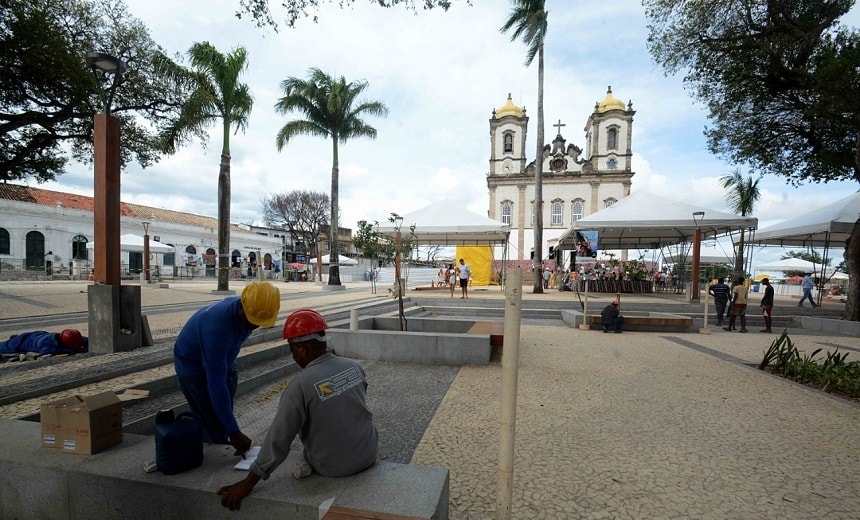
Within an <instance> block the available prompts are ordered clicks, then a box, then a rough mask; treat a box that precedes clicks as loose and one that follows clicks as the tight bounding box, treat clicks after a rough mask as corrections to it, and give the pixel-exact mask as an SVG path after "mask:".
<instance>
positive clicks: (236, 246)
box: [0, 184, 284, 277]
mask: <svg viewBox="0 0 860 520" xmlns="http://www.w3.org/2000/svg"><path fill="white" fill-rule="evenodd" d="M144 222H147V223H148V228H149V229H148V234H149V237H150V240H151V241H152V243H153V244H155V243H158V244H161V245H168V246H171V247H172V248H173V251H174V252H172V253H151V254H150V266H151V268H152V269H153V272H155V270H156V269H157V270H158V273H159V274H161V275H164V276H180V277H192V276H193V277H197V276H212V277H214V276H216V275H215V273H216V271H215V267H216V263H217V257H218V254H217V253H218V220H217V219H216V218H213V217H206V216H202V215H194V214H192V213H182V212H179V211H172V210H166V209H161V208H152V207H148V206H141V205H138V204H130V203H125V202H123V203H121V204H120V235H126V234H133V235H138V236H143V234H144V226H143V223H144ZM90 242H94V243H93V246H94V247H93V248H89V249H88V248H87V244H89V243H90ZM283 247H284V243H283V238H282V237H270V236H267V235H265V234H260V233H254V232H249V231H248V230H246V229H242V228H240V227H239V226H236V225H231V229H230V251H231V255H230V256H231V266H233V267H237V268H239V269H236V270H235V272H236V275H237V276H240V275H241V273H240V269H241V272H245V271H244V268H245V267H246V266H247V265H248V264H257V263H263V264H265V265H270V264H271V259H273V258H279V257H280V255H281V254H282V251H283ZM121 249H122V252H121V261H122V275H123V276H133V275H134V274H135V273H139V272H140V270H141V269H142V267H143V252H142V251H141V250H140V247H139V245H138V246H132V245H127V246H123V247H121ZM94 254H98V244H97V243H95V239H94V236H93V199H92V197H86V196H82V195H74V194H70V193H63V192H58V191H51V190H43V189H39V188H32V187H28V186H20V185H16V184H0V276H3V272H4V271H7V272H9V271H15V270H41V269H45V268H46V266H47V265H48V262H50V264H51V267H52V271H53V273H62V274H66V275H71V276H74V277H86V275H87V274H88V273H89V270H90V267H91V264H92V261H93V258H94V257H93V255H94ZM259 260H262V261H261V262H260V261H259Z"/></svg>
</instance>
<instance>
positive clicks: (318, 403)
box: [218, 309, 378, 510]
mask: <svg viewBox="0 0 860 520" xmlns="http://www.w3.org/2000/svg"><path fill="white" fill-rule="evenodd" d="M327 328H328V324H327V323H326V321H325V318H323V317H322V315H320V314H319V313H318V312H316V311H313V310H310V309H300V310H297V311H295V312H293V313H292V314H290V316H289V317H288V318H287V321H286V322H285V323H284V339H286V340H289V342H290V351H291V352H292V354H293V359H294V360H295V361H296V363H298V365H299V366H300V367H302V369H303V370H302V371H301V372H300V373H299V374H298V375H296V377H295V378H293V380H292V381H291V382H290V384H289V385H288V386H287V388H286V390H284V393H283V395H281V400H280V402H279V404H278V411H277V413H276V414H275V418H274V420H273V421H272V425H271V426H270V427H269V432H268V433H267V434H266V439H265V440H264V441H263V444H262V446H261V448H260V453H259V455H258V456H257V460H256V461H254V463H253V464H252V465H251V470H250V471H249V472H248V476H247V477H245V479H243V480H240V481H239V482H236V483H235V484H231V485H229V486H224V487H222V488H221V489H219V490H218V494H219V495H221V504H222V505H223V506H224V507H226V508H228V509H231V510H237V509H239V506H240V505H241V503H242V499H243V498H245V497H246V496H248V495H250V494H251V491H252V490H253V489H254V486H255V485H256V484H257V482H259V481H260V480H266V479H268V478H269V476H270V475H271V473H272V472H273V471H274V470H275V469H276V468H277V467H278V466H279V465H280V464H281V463H282V462H283V461H284V460H285V459H286V458H287V455H288V454H289V453H290V444H292V442H293V439H294V438H295V436H296V435H299V437H300V438H301V441H302V445H303V446H304V460H303V461H301V462H300V463H299V464H298V465H297V466H296V467H295V468H294V469H293V476H294V477H295V478H304V477H307V476H309V475H311V474H312V473H313V472H316V473H319V474H320V475H323V476H326V477H345V476H348V475H353V474H355V473H358V472H359V471H362V470H364V469H367V468H369V467H370V466H372V465H373V464H374V463H375V462H376V451H377V444H378V436H377V432H376V426H374V424H373V414H372V413H371V412H370V409H369V408H368V407H367V399H366V395H365V391H366V389H367V381H366V380H365V375H364V369H362V368H361V365H359V364H358V363H356V362H355V361H353V360H351V359H348V358H342V357H339V356H336V355H334V354H333V353H331V352H329V351H327V349H326V346H327V345H326V338H325V329H327Z"/></svg>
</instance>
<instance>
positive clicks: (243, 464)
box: [233, 446, 260, 471]
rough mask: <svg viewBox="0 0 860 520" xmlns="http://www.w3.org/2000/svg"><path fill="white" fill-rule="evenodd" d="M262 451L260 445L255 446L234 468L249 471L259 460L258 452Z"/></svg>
mask: <svg viewBox="0 0 860 520" xmlns="http://www.w3.org/2000/svg"><path fill="white" fill-rule="evenodd" d="M258 453H260V447H259V446H254V447H252V448H251V449H250V450H248V451H247V452H246V453H245V458H244V459H242V460H240V461H239V462H237V463H236V465H235V466H233V468H235V469H240V470H242V471H248V470H249V469H251V464H253V463H254V461H255V460H257V454H258Z"/></svg>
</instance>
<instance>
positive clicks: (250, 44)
mask: <svg viewBox="0 0 860 520" xmlns="http://www.w3.org/2000/svg"><path fill="white" fill-rule="evenodd" d="M126 1H127V3H128V6H129V10H130V11H131V13H132V14H133V15H134V16H136V17H138V18H140V19H141V20H142V21H143V22H144V23H145V24H146V25H147V26H148V28H149V30H150V32H151V35H152V37H153V39H154V40H155V41H156V42H157V43H158V44H159V45H161V46H162V47H163V48H164V49H165V50H167V51H168V52H169V53H175V52H180V53H184V52H185V51H187V49H188V48H189V47H190V46H191V45H192V43H194V42H198V41H209V42H211V43H212V44H214V45H215V46H216V47H217V48H218V49H220V50H222V51H225V52H226V51H228V50H230V49H232V48H234V47H237V46H243V47H245V48H246V49H247V50H248V53H249V67H248V70H247V72H246V74H245V75H244V76H243V80H244V81H245V82H247V83H248V84H249V85H250V87H251V90H252V92H253V95H254V109H253V112H252V115H251V119H250V124H249V128H248V129H247V131H246V132H245V133H239V134H237V135H234V136H233V137H232V139H231V152H232V190H233V195H232V218H231V220H232V221H233V222H251V221H256V220H260V219H261V213H262V210H261V202H260V201H261V200H262V199H263V198H264V197H265V196H267V195H269V194H272V193H286V192H289V191H292V190H296V189H309V190H314V191H320V192H325V193H328V192H329V188H330V180H331V177H330V175H331V142H330V141H328V140H322V139H319V138H312V137H300V138H297V139H295V140H294V141H292V142H290V143H289V144H288V145H287V146H286V147H285V148H284V149H283V150H282V151H281V152H280V153H279V152H278V151H277V149H276V147H275V134H276V132H277V131H278V129H279V128H280V127H281V126H282V125H284V124H285V123H286V122H287V121H288V118H287V117H285V116H282V115H278V114H276V113H275V111H274V109H273V106H274V104H275V102H276V100H277V99H278V97H279V96H281V95H282V93H281V90H280V83H281V81H282V80H284V79H285V78H287V77H300V78H306V77H307V71H308V69H309V68H311V67H318V68H320V69H322V70H323V71H325V72H327V73H328V74H331V75H336V76H341V75H342V76H345V77H346V79H347V81H352V80H366V81H367V82H368V84H369V87H368V89H367V90H366V91H365V93H366V96H367V99H373V100H379V101H382V102H383V103H385V104H386V105H387V106H388V108H389V110H390V114H389V116H388V117H387V118H384V119H380V118H368V119H367V122H368V123H370V124H371V125H373V126H375V127H376V128H377V130H378V137H377V139H376V140H369V139H358V140H353V141H350V142H348V143H347V144H346V145H343V146H341V148H340V167H341V170H340V204H341V207H342V215H343V220H342V222H341V225H343V226H346V227H353V228H354V227H355V225H356V222H357V221H358V220H368V221H373V220H378V221H380V222H383V221H385V220H386V219H387V217H388V215H389V214H390V213H391V212H395V213H400V214H403V213H408V212H410V211H412V210H415V209H418V208H421V207H424V206H426V205H428V204H431V203H433V202H435V201H438V200H440V199H450V200H454V201H458V202H460V203H461V204H462V206H463V207H464V208H466V209H468V210H470V211H472V212H474V213H478V214H481V215H486V214H487V209H488V203H489V200H488V190H487V185H486V178H485V177H486V173H487V171H488V168H489V167H488V164H489V163H488V161H489V154H490V146H489V145H490V141H489V123H488V120H489V118H490V117H491V115H492V111H493V109H494V108H497V107H500V106H502V105H503V104H504V102H505V99H506V97H507V95H508V93H510V94H511V95H512V97H513V100H514V102H515V103H517V104H518V105H521V106H523V105H524V106H525V107H526V109H527V111H528V112H527V113H528V114H529V115H530V116H531V121H530V128H529V134H528V135H529V137H530V140H531V141H532V142H531V144H528V145H527V148H526V149H527V150H534V148H535V146H534V144H533V139H534V138H535V135H536V130H535V127H534V124H535V123H536V116H537V113H536V106H537V94H536V90H537V63H536V61H535V63H534V64H533V65H532V66H531V67H529V68H526V67H525V66H524V64H523V62H524V57H525V47H524V45H523V44H522V43H520V42H519V41H517V42H511V41H510V38H509V37H508V36H507V35H503V34H501V33H499V27H501V25H502V24H503V23H504V21H505V18H506V17H507V15H508V13H509V9H510V4H509V2H508V1H507V0H474V1H473V3H474V4H475V5H473V6H471V7H469V6H467V5H465V2H464V1H463V0H459V1H458V2H457V3H456V4H455V5H454V6H453V7H452V8H451V9H450V10H449V11H448V12H443V11H441V10H437V9H434V10H431V11H421V10H419V11H418V12H417V13H413V12H411V11H408V10H406V9H403V8H390V9H384V8H380V7H376V6H373V5H370V2H369V1H368V0H356V5H354V6H352V7H348V8H345V9H340V8H339V7H338V6H337V2H334V5H331V4H330V3H328V2H326V3H325V5H323V6H322V7H320V8H319V10H318V11H316V13H315V14H317V15H318V18H319V21H318V23H314V22H313V21H312V20H311V19H309V18H305V19H300V20H299V21H298V23H297V27H296V28H294V29H289V28H287V27H284V26H282V27H281V30H280V32H277V33H276V32H274V31H272V30H271V29H259V28H256V27H255V26H254V24H253V23H252V22H251V21H250V20H248V19H241V20H240V19H237V17H236V16H235V12H236V10H237V6H238V0H180V1H176V0H170V1H168V0H126ZM272 4H273V7H274V14H275V16H276V17H278V16H280V17H281V19H283V14H284V13H283V11H279V10H278V9H277V5H278V1H277V0H272ZM547 4H548V9H549V11H550V18H549V31H548V35H547V41H546V56H545V59H546V77H545V82H546V83H545V118H546V120H547V135H554V132H555V129H554V128H552V127H551V126H549V125H550V124H552V123H553V122H555V121H557V120H559V119H560V120H561V122H562V123H565V124H566V125H567V126H565V127H564V129H563V132H562V133H563V136H564V137H565V138H566V139H567V140H568V142H572V143H574V144H577V145H579V146H580V147H584V145H585V133H584V130H583V129H584V126H585V122H586V119H587V118H588V115H589V114H590V113H591V112H592V110H593V108H594V104H595V102H597V101H599V100H602V99H603V97H604V96H605V94H606V89H607V86H609V85H611V86H612V91H613V94H614V95H615V97H617V98H619V99H621V100H623V101H625V102H626V101H628V100H630V101H632V102H633V108H634V110H636V111H637V113H636V116H635V119H634V125H633V142H632V144H633V152H634V159H633V170H634V171H635V172H636V174H635V176H634V177H633V187H632V190H633V191H639V190H647V191H653V192H655V193H660V194H663V195H665V196H667V197H669V198H677V199H686V200H687V201H688V202H690V203H694V204H700V205H701V206H702V207H703V208H710V209H714V210H721V211H726V210H727V207H726V203H725V197H724V195H725V190H723V189H722V188H721V187H720V186H719V184H718V181H717V179H718V178H719V177H720V176H722V175H726V174H728V173H730V172H731V171H732V169H733V166H732V165H731V164H727V163H725V162H723V161H722V160H720V159H719V158H717V157H714V156H713V155H711V154H710V153H709V152H708V151H707V148H706V145H705V138H704V136H703V132H702V130H703V129H704V128H705V126H706V125H707V120H706V117H705V112H704V110H703V109H702V107H700V106H698V105H697V104H696V103H695V102H694V101H693V100H692V98H691V97H690V96H689V95H688V94H687V92H686V91H685V90H684V88H683V85H682V82H681V78H680V77H664V75H663V73H662V70H661V69H659V68H658V67H657V66H656V65H655V64H654V62H653V60H652V59H651V57H650V55H649V54H648V52H647V49H646V45H645V43H646V37H647V29H646V19H645V16H644V10H643V8H642V6H641V5H640V2H639V1H638V0H615V1H611V2H607V1H606V0H579V1H577V2H567V1H563V0H549V1H548V2H547ZM858 12H860V9H858V8H855V9H854V10H853V11H852V12H851V13H850V15H849V17H848V18H846V19H845V20H844V21H845V22H846V23H847V24H849V25H852V26H855V27H856V26H858V25H860V13H858ZM105 51H106V52H109V51H110V50H109V49H105ZM210 135H211V136H212V139H211V140H210V141H209V144H208V147H207V148H204V147H202V146H201V145H200V144H199V143H197V142H195V143H193V144H191V145H190V146H187V147H186V148H184V149H182V150H181V151H180V152H179V153H177V154H176V155H175V156H172V157H169V158H165V159H163V160H162V161H161V162H159V163H158V164H156V165H155V166H151V167H149V168H147V169H146V170H143V169H141V168H140V166H138V165H136V164H131V165H129V166H128V167H127V168H126V169H125V170H124V172H123V175H122V198H123V200H124V201H126V202H134V203H139V204H145V205H151V206H155V207H164V208H169V209H175V210H180V211H187V212H192V213H198V214H204V215H210V216H215V215H217V205H216V199H217V173H218V162H219V155H218V154H219V152H220V149H221V141H220V126H219V127H213V128H212V129H211V132H210ZM531 159H533V157H532V158H530V159H529V160H531ZM761 186H762V188H763V190H762V191H763V196H762V201H761V202H760V204H759V206H758V208H757V213H756V216H757V217H758V218H759V222H760V227H761V226H766V225H768V224H771V223H775V222H777V221H779V220H781V219H784V218H788V217H792V216H796V215H798V214H800V213H803V212H805V211H807V210H811V209H815V208H817V207H819V206H822V205H824V204H827V203H828V201H833V200H836V199H839V198H842V197H844V196H847V195H848V194H850V193H852V192H854V191H855V190H856V189H857V186H856V185H855V183H832V184H827V185H816V184H811V185H806V186H803V187H800V188H795V187H792V186H789V185H787V184H786V183H785V182H784V181H783V180H782V179H781V178H778V177H766V178H765V179H763V180H762V182H761ZM44 187H46V188H49V189H60V190H63V191H71V192H76V193H82V194H88V195H91V194H92V167H91V166H89V165H78V166H72V167H71V168H70V169H69V172H68V173H67V174H65V175H63V176H62V177H61V178H60V180H59V181H58V182H56V183H51V184H48V185H45V186H44ZM780 253H781V251H780V252H776V251H763V252H762V255H763V256H762V260H764V259H771V258H774V257H775V258H779V254H780ZM703 254H706V252H705V253H703Z"/></svg>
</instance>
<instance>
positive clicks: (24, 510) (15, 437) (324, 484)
mask: <svg viewBox="0 0 860 520" xmlns="http://www.w3.org/2000/svg"><path fill="white" fill-rule="evenodd" d="M0 431H2V432H3V445H2V448H0V512H2V515H0V516H2V517H3V518H16V519H19V520H31V519H32V520H78V519H80V520H83V519H91V518H98V519H100V520H112V519H117V520H120V519H127V518H207V519H215V520H218V519H225V520H227V519H236V518H290V519H296V520H318V519H319V518H321V517H323V515H325V514H326V513H327V512H329V511H334V512H335V513H337V512H338V511H339V510H355V511H364V512H370V513H373V514H376V515H377V516H370V517H369V518H421V519H430V518H433V519H440V520H446V519H447V518H448V470H446V469H443V468H434V467H428V466H412V465H406V464H395V463H391V462H385V461H380V462H377V463H376V464H375V465H374V466H372V467H371V468H370V469H368V470H366V471H363V472H361V473H359V474H358V475H353V476H351V477H344V478H326V477H321V476H319V475H312V476H310V477H308V478H306V479H303V480H296V479H294V478H293V477H292V475H291V471H290V469H291V468H293V467H294V465H295V464H296V462H298V460H299V457H301V453H300V450H293V451H292V452H291V453H290V455H289V457H287V460H286V461H284V464H283V465H282V466H281V467H280V468H278V471H276V472H275V473H274V474H273V475H272V476H271V478H270V479H269V480H267V481H264V482H261V483H260V484H258V485H257V487H256V488H255V489H254V492H253V493H252V494H251V496H249V497H248V498H246V499H245V500H244V501H243V502H242V509H241V511H240V512H239V513H236V512H233V511H229V510H227V509H225V508H224V507H222V506H221V502H220V500H219V497H218V496H217V495H216V494H215V492H216V491H217V489H218V488H219V487H221V486H223V485H226V484H231V483H233V482H236V481H238V480H241V479H242V478H243V477H244V475H245V472H243V471H237V470H235V469H233V465H234V464H235V462H236V457H235V456H233V448H232V447H230V446H222V445H206V446H205V447H204V460H203V465H202V466H200V467H198V468H195V469H192V470H189V471H186V472H184V473H180V474H178V475H169V476H168V475H164V474H162V473H159V472H155V473H144V471H143V463H144V462H146V461H151V460H154V459H155V439H154V438H153V437H151V436H146V435H134V434H125V435H123V441H122V443H120V444H117V445H115V446H112V447H110V448H108V449H106V450H105V451H102V452H100V453H96V454H95V455H74V454H67V453H62V452H61V450H60V449H59V448H57V449H49V448H43V447H42V446H41V443H40V432H41V430H40V426H39V423H37V422H29V421H16V420H11V419H0ZM380 515H393V516H380ZM398 515H399V516H398ZM332 518H338V517H337V516H335V517H332ZM340 518H344V517H340ZM345 518H349V517H345ZM354 518H355V517H354ZM357 518H361V517H360V516H359V517H357Z"/></svg>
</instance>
